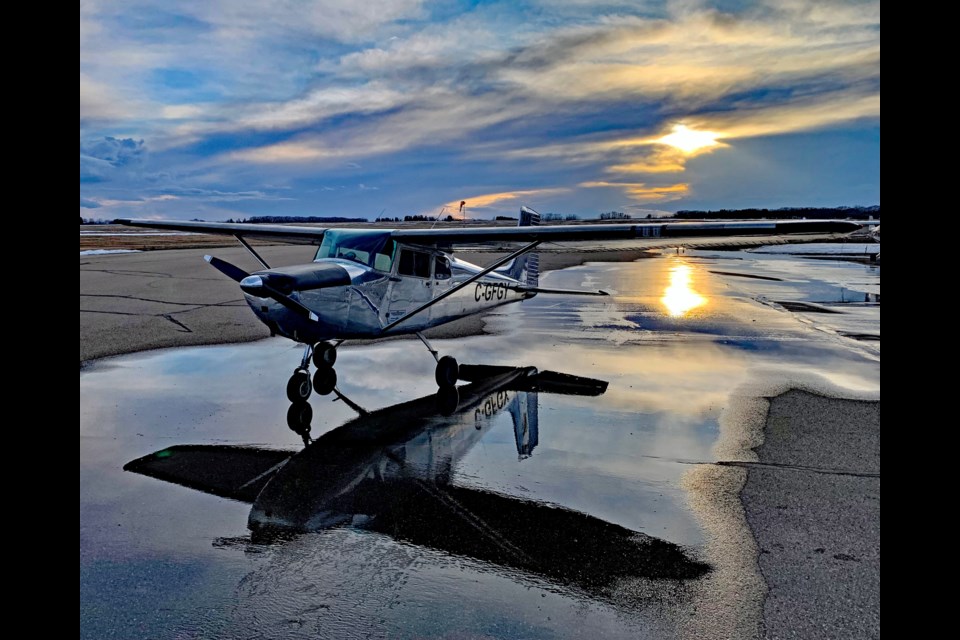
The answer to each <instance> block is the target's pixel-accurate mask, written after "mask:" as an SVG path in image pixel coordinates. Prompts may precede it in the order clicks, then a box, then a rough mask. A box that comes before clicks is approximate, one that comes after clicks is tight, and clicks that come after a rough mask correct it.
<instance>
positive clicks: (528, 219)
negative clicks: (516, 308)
mask: <svg viewBox="0 0 960 640" xmlns="http://www.w3.org/2000/svg"><path fill="white" fill-rule="evenodd" d="M517 226H518V227H538V226H540V214H539V213H537V212H536V211H534V210H533V209H530V208H529V207H520V223H519V224H518V225H517ZM498 271H499V272H500V273H503V274H505V275H508V276H510V277H511V278H513V279H514V280H519V281H520V282H522V283H523V284H525V285H527V286H530V287H537V286H539V285H540V254H538V253H536V252H534V251H531V252H530V253H526V254H524V255H522V256H520V257H519V258H516V259H515V260H514V261H513V262H511V263H510V264H509V265H507V266H506V267H503V268H501V269H498Z"/></svg>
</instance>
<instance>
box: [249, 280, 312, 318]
mask: <svg viewBox="0 0 960 640" xmlns="http://www.w3.org/2000/svg"><path fill="white" fill-rule="evenodd" d="M267 277H268V276H266V275H259V276H247V277H246V278H244V279H243V280H241V281H240V288H241V289H243V291H245V292H246V293H249V294H250V295H252V296H257V297H260V298H270V299H271V300H276V301H277V302H279V303H280V304H282V305H283V306H285V307H286V308H287V309H290V310H291V311H295V312H297V313H299V314H302V315H304V316H306V317H307V319H309V320H312V321H314V322H316V321H317V320H319V319H320V318H319V317H318V316H317V314H315V313H314V312H313V311H310V309H308V308H307V307H306V305H304V304H303V303H302V302H300V301H299V300H294V299H293V298H291V297H290V296H288V295H285V294H284V293H283V292H282V291H278V290H277V289H276V288H275V287H271V286H270V285H269V284H268V283H267V280H266V278H267Z"/></svg>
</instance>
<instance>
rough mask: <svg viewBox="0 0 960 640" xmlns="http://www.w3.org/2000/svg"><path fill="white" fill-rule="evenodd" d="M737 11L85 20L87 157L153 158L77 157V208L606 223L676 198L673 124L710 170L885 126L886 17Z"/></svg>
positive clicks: (466, 10) (835, 5)
mask: <svg viewBox="0 0 960 640" xmlns="http://www.w3.org/2000/svg"><path fill="white" fill-rule="evenodd" d="M730 6H731V7H732V8H731V9H730V10H729V11H727V12H721V11H718V10H715V9H712V8H709V7H705V3H702V2H699V1H696V0H694V1H688V0H682V1H677V2H672V1H671V2H667V3H655V4H653V5H647V4H645V3H641V4H637V3H630V2H619V1H616V2H604V3H601V4H600V5H597V4H594V3H590V2H581V1H579V0H573V1H569V2H564V3H561V4H560V5H554V4H550V5H549V6H546V7H542V8H540V9H538V10H537V11H534V12H525V11H522V10H520V9H517V8H516V7H515V6H514V5H512V4H510V3H480V4H478V5H473V4H472V3H468V6H464V7H459V6H446V5H444V7H442V8H438V7H437V6H435V5H433V6H430V7H425V5H424V4H423V3H422V2H421V0H376V1H371V2H368V3H356V2H353V1H352V0H319V1H318V2H313V3H309V4H302V3H298V2H291V1H290V0H266V1H260V0H235V1H232V2H227V1H226V0H219V1H215V2H212V3H199V4H198V3H191V2H186V0H172V1H171V2H169V3H163V4H157V3H155V2H154V1H153V0H142V1H141V0H134V1H133V2H119V0H101V1H99V2H96V3H91V2H85V3H82V4H81V25H80V31H81V33H80V39H81V56H80V58H81V60H80V62H81V65H80V72H81V91H80V92H81V139H82V140H104V139H108V138H112V139H116V140H145V141H146V142H145V143H144V145H145V146H146V145H149V148H150V155H149V159H150V169H151V172H152V173H149V174H148V173H146V172H145V171H144V162H145V159H146V154H145V153H143V154H142V155H141V157H140V159H139V161H138V162H137V163H132V164H122V163H120V164H118V163H117V162H116V161H115V160H111V159H110V157H109V154H105V153H100V152H97V153H85V152H84V150H83V149H81V182H82V184H85V185H87V186H86V187H85V188H87V189H90V190H91V191H90V192H89V193H86V192H85V195H86V196H88V197H93V196H97V197H101V196H102V197H112V195H111V194H104V193H100V192H99V191H97V189H101V188H107V187H109V188H116V187H118V186H119V185H120V183H121V182H122V183H123V187H124V188H128V189H129V190H130V192H131V193H136V194H139V195H140V196H142V197H151V194H153V193H155V190H156V189H157V188H166V187H176V186H189V187H191V188H198V189H205V190H209V191H211V192H213V191H222V192H224V193H240V192H246V191H251V192H252V191H258V192H262V193H265V194H269V193H270V190H269V189H267V188H265V187H264V185H265V184H274V183H279V182H282V183H283V184H284V185H285V186H286V187H287V188H290V189H292V195H290V196H289V197H291V198H292V201H295V202H298V203H301V204H302V207H303V208H304V209H306V210H315V208H316V207H317V206H321V205H324V204H327V203H334V202H335V203H336V205H335V206H338V207H343V208H344V209H345V210H352V209H353V208H354V207H356V206H357V205H358V204H359V201H348V200H346V199H345V198H346V195H336V196H335V195H334V194H333V192H330V191H324V190H323V189H322V188H321V187H322V185H323V184H325V183H343V184H354V185H355V184H358V183H362V184H365V185H371V186H373V185H376V186H377V187H379V188H380V189H381V190H382V191H381V194H382V195H381V198H382V197H383V196H389V197H390V198H391V199H392V201H394V202H401V201H402V202H404V203H406V204H404V205H403V206H404V207H407V208H408V209H409V210H410V211H423V210H425V209H427V208H428V207H430V206H431V205H432V204H433V203H436V202H438V201H440V200H441V199H443V198H445V197H447V195H448V194H449V193H450V192H454V193H455V192H457V191H463V192H465V193H476V192H477V191H474V190H475V189H477V185H495V186H494V188H493V189H491V191H494V190H496V191H497V193H521V192H531V191H537V189H536V187H538V186H540V185H573V186H570V187H568V189H569V190H570V191H569V195H570V196H571V198H568V199H565V200H564V202H565V203H567V202H573V201H575V198H574V197H573V196H576V195H577V194H576V193H575V192H576V191H577V190H580V189H588V190H589V189H596V188H597V187H596V186H593V187H583V186H576V185H583V184H588V183H589V184H594V185H599V184H601V183H603V184H606V185H611V186H608V191H609V193H600V192H596V193H592V194H591V199H592V200H596V198H598V197H599V198H610V199H611V200H610V201H606V202H610V204H598V206H612V205H613V204H615V202H614V201H612V199H613V198H615V197H619V194H623V193H625V194H627V195H628V196H629V197H631V198H633V199H635V200H638V199H645V200H651V201H661V202H662V201H666V200H667V199H672V198H680V197H683V195H684V194H685V193H688V192H683V193H681V191H680V190H679V189H678V190H675V191H663V190H664V189H667V188H670V187H677V186H678V185H666V186H656V185H657V184H658V177H659V178H660V179H661V181H662V178H663V177H664V174H679V173H682V172H686V171H687V170H688V165H689V160H690V158H691V157H693V155H692V154H684V153H680V152H678V151H677V150H675V149H672V148H669V147H665V146H664V145H660V144H655V142H656V140H657V138H659V137H662V136H664V135H665V134H667V133H668V132H669V131H670V130H671V128H672V127H673V126H674V125H676V124H681V123H682V124H685V125H687V126H689V127H692V128H696V129H698V130H702V131H703V130H705V131H713V132H716V134H717V135H718V137H719V138H720V139H722V140H723V141H724V143H725V144H726V145H729V146H727V147H725V148H716V147H715V148H713V150H712V151H713V153H714V157H720V156H721V155H723V154H729V153H734V152H735V151H736V146H737V143H738V140H742V139H745V138H756V137H763V136H777V135H784V134H790V133H794V132H797V131H812V132H816V131H821V130H824V129H830V128H836V127H856V126H861V125H860V123H862V122H872V123H877V122H878V121H879V114H880V109H879V95H880V89H879V77H880V75H879V73H880V72H879V66H880V65H879V47H880V39H879V3H876V2H864V3H844V2H830V3H822V2H812V1H806V0H785V1H784V2H776V3H770V2H765V1H763V0H759V1H757V2H751V1H748V2H745V3H734V4H733V5H730ZM82 146H83V145H82ZM705 152H706V150H704V151H701V152H700V153H705ZM530 160H535V162H531V161H530ZM360 163H362V164H360ZM348 169H349V172H350V175H349V177H348V176H347V175H346V174H345V173H344V172H345V171H347V170H348ZM478 172H479V173H481V174H483V175H482V176H477V175H476V174H477V173H478ZM393 176H395V178H394V177H393ZM692 179H693V178H692V177H690V173H686V174H685V177H684V184H691V180H692ZM428 182H431V183H433V184H428ZM677 182H679V180H677ZM876 182H877V184H878V183H879V176H877V178H876ZM436 184H442V185H443V189H442V190H441V189H438V188H437V187H436V186H435V185H436ZM94 185H100V186H99V187H95V186H94ZM612 185H619V186H617V187H614V186H612ZM638 185H653V186H638ZM695 187H696V185H695V184H691V187H690V188H691V189H695ZM652 189H660V190H661V191H660V192H657V191H650V190H652ZM342 191H343V190H338V193H341V192H342ZM353 191H354V192H359V191H361V190H359V189H355V190H353ZM480 191H481V195H483V194H482V187H481V188H480ZM487 195H496V194H487ZM360 197H362V196H361V195H356V198H360ZM368 197H369V198H370V200H368V201H365V202H372V194H368ZM538 197H550V196H549V195H543V194H541V196H538ZM336 198H341V199H339V200H337V199H336ZM254 201H255V200H251V202H254ZM579 201H581V202H586V201H587V199H586V198H582V199H581V200H579ZM264 202H266V200H264ZM457 203H459V200H458V201H457ZM494 206H495V205H494ZM376 208H377V209H379V208H381V207H380V206H379V204H378V206H377V207H376ZM235 214H236V212H233V211H231V215H235Z"/></svg>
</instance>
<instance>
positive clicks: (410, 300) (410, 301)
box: [387, 247, 434, 326]
mask: <svg viewBox="0 0 960 640" xmlns="http://www.w3.org/2000/svg"><path fill="white" fill-rule="evenodd" d="M432 260H433V255H432V254H430V253H429V252H427V251H420V250H417V249H410V248H407V247H401V248H400V258H399V259H398V260H397V273H396V275H395V276H393V277H392V278H391V280H392V283H391V284H392V285H393V286H391V287H390V293H389V294H388V298H389V306H388V307H387V322H393V321H395V320H398V319H399V318H401V317H403V316H405V315H406V314H408V313H410V312H411V311H413V310H414V309H416V308H417V307H419V306H420V305H422V304H425V303H427V302H429V301H430V300H432V299H433V289H434V286H433V279H432V275H433V274H432V273H431V266H432V265H431V262H432ZM429 318H430V315H429V311H424V312H422V313H421V314H420V315H417V316H414V317H413V318H411V319H410V326H415V325H424V324H426V323H427V322H428V320H429Z"/></svg>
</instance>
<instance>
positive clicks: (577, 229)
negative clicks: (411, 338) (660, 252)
mask: <svg viewBox="0 0 960 640" xmlns="http://www.w3.org/2000/svg"><path fill="white" fill-rule="evenodd" d="M118 222H120V223H121V224H125V225H129V226H133V227H149V228H154V229H169V230H174V231H188V232H194V233H210V234H222V235H231V236H238V237H245V238H260V239H268V240H275V241H279V242H288V243H294V244H320V242H322V241H323V235H324V233H326V231H327V229H325V228H323V227H306V226H293V225H282V224H244V223H230V222H193V221H181V220H130V219H124V220H118ZM859 228H860V225H859V224H857V223H856V222H849V221H846V220H749V221H743V222H662V223H660V222H657V223H638V224H569V225H542V226H529V227H494V226H490V227H474V226H463V227H459V226H454V225H453V224H450V223H447V226H443V227H440V228H435V229H382V231H383V232H384V233H389V234H390V237H392V238H394V239H395V240H400V241H403V242H409V243H411V244H420V245H442V246H445V247H452V246H456V245H465V244H477V243H487V242H537V241H539V242H576V241H591V240H593V241H604V240H641V241H642V242H640V243H639V244H642V245H643V246H646V245H649V246H650V248H655V247H658V246H669V247H673V246H677V245H680V244H684V245H689V244H691V242H690V241H691V240H692V239H710V238H722V237H730V236H780V235H792V234H820V237H822V235H823V234H832V233H848V232H851V231H855V230H857V229H859ZM337 230H338V231H340V230H348V228H346V227H343V228H338V229H337Z"/></svg>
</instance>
